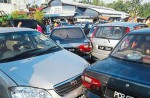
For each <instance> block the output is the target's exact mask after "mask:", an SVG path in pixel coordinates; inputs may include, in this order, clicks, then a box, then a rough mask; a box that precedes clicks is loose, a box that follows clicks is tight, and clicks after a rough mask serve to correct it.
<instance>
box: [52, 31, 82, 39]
mask: <svg viewBox="0 0 150 98" xmlns="http://www.w3.org/2000/svg"><path fill="white" fill-rule="evenodd" d="M83 37H84V35H83V32H82V30H81V29H80V28H69V29H57V30H54V31H53V32H52V35H51V38H52V39H59V40H60V39H61V40H63V39H80V38H83Z"/></svg>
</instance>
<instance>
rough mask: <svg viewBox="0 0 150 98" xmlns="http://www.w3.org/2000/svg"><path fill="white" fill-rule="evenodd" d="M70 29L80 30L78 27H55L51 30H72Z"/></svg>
mask: <svg viewBox="0 0 150 98" xmlns="http://www.w3.org/2000/svg"><path fill="white" fill-rule="evenodd" d="M72 28H81V27H79V26H64V27H56V28H54V29H53V30H59V29H72Z"/></svg>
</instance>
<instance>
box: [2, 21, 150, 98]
mask: <svg viewBox="0 0 150 98" xmlns="http://www.w3.org/2000/svg"><path fill="white" fill-rule="evenodd" d="M122 24H124V25H121V23H120V24H119V23H111V24H104V25H97V27H96V28H95V30H94V31H93V33H92V37H91V38H90V39H88V38H87V37H86V34H85V33H84V32H83V30H82V29H81V28H80V27H74V26H69V27H59V28H54V29H53V30H52V32H51V35H50V36H49V37H50V38H47V37H45V36H44V35H43V34H41V33H39V32H37V31H36V30H33V29H29V28H15V27H13V28H1V29H0V81H2V82H1V83H0V87H1V88H0V90H1V91H2V94H0V98H76V97H77V98H83V97H87V98H101V97H102V98H103V97H106V98H149V96H150V93H149V92H150V84H149V83H150V79H149V76H150V75H149V65H150V57H149V56H150V47H149V46H150V45H149V43H150V34H149V31H150V29H144V30H138V31H133V30H136V29H139V28H143V27H146V25H145V24H136V23H134V24H136V25H133V23H130V25H131V24H132V25H133V26H132V27H130V26H126V24H127V23H122ZM132 28H133V29H132ZM115 31H116V32H117V33H116V32H115ZM130 31H131V32H130ZM129 32H130V33H129ZM126 33H129V34H127V35H126ZM124 35H126V36H125V37H123V36H124ZM122 37H123V38H122ZM120 39H122V40H121V41H120V42H119V40H120ZM94 40H98V41H97V42H100V43H98V44H95V45H96V46H97V48H95V49H97V50H98V51H99V52H101V51H102V52H101V53H104V52H107V51H108V52H109V53H110V52H111V51H112V50H113V51H112V52H111V54H109V53H108V54H107V55H109V56H106V57H108V58H107V59H104V58H103V59H104V60H102V61H98V62H96V63H94V64H92V65H91V66H89V65H90V64H89V63H88V62H87V61H86V60H89V59H91V53H92V58H94V55H93V52H94V47H95V46H94V42H93V41H94ZM103 41H104V44H101V43H102V42H103ZM105 42H107V43H105ZM118 42H119V44H118V45H117V46H116V48H115V49H114V47H115V45H116V44H117V43H118ZM114 43H115V44H114ZM107 45H113V46H107ZM106 46H107V47H106ZM62 47H63V48H62ZM92 47H93V49H92ZM64 48H65V49H64ZM67 50H68V51H67ZM69 51H71V52H73V53H71V52H69ZM98 51H97V52H98ZM74 53H75V54H74ZM101 53H99V54H101ZM76 54H77V55H76ZM81 57H82V58H81ZM100 57H101V56H100ZM106 57H105V58H106ZM83 58H84V59H86V60H84V59H83ZM95 58H96V56H95ZM97 58H98V57H97ZM85 68H86V69H85ZM82 84H83V86H84V88H85V90H84V96H83V95H82V94H83V86H82ZM139 89H142V90H139ZM120 96H121V97H120Z"/></svg>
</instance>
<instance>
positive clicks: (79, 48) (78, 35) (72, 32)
mask: <svg viewBox="0 0 150 98" xmlns="http://www.w3.org/2000/svg"><path fill="white" fill-rule="evenodd" d="M50 38H51V39H53V40H54V41H55V42H57V43H58V44H60V45H61V46H62V47H64V48H65V49H67V50H68V51H71V52H73V53H75V54H77V55H79V56H81V57H83V58H84V59H86V60H88V59H91V50H92V47H91V43H90V41H89V40H88V39H87V37H86V36H85V34H84V33H83V31H82V29H81V28H79V27H64V28H55V29H53V30H52V33H51V35H50Z"/></svg>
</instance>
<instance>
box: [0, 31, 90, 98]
mask: <svg viewBox="0 0 150 98" xmlns="http://www.w3.org/2000/svg"><path fill="white" fill-rule="evenodd" d="M87 66H89V63H88V62H86V61H85V60H84V59H82V58H81V57H79V56H77V55H75V54H73V53H71V52H68V51H67V50H64V49H63V48H61V47H60V46H58V45H57V44H56V43H54V42H53V41H52V40H51V39H48V38H47V37H45V36H44V35H43V34H41V33H39V32H37V31H35V30H32V29H29V28H1V29H0V98H76V97H78V96H80V95H81V94H82V85H81V84H82V83H81V74H82V72H83V70H84V69H85V68H86V67H87Z"/></svg>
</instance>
